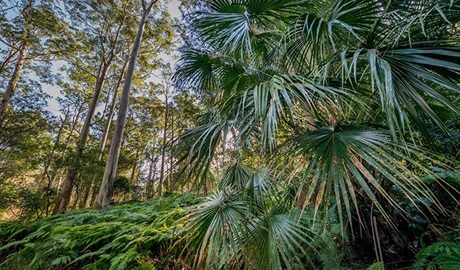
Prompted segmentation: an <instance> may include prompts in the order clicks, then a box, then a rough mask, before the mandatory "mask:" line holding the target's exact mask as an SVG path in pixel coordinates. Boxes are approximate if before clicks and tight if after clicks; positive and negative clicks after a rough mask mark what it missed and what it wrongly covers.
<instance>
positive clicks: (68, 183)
mask: <svg viewBox="0 0 460 270" xmlns="http://www.w3.org/2000/svg"><path fill="white" fill-rule="evenodd" d="M108 69H109V65H106V64H105V63H104V61H103V62H102V63H101V66H100V67H99V72H98V78H97V81H96V88H95V90H94V94H93V99H92V101H91V105H90V107H89V111H88V114H87V115H86V119H85V123H84V125H83V127H82V129H81V132H80V136H79V137H78V143H77V148H76V150H75V152H74V155H73V160H72V165H71V167H70V169H69V171H68V173H67V176H66V179H65V181H64V185H63V187H62V191H61V194H60V196H59V197H58V199H57V201H56V206H55V207H54V211H53V215H54V214H58V213H61V212H64V211H65V210H66V209H67V206H68V205H69V202H70V198H71V196H72V190H73V188H74V186H75V184H76V180H77V176H78V170H79V163H80V161H81V157H82V155H83V150H84V148H85V144H86V140H87V139H88V135H89V131H90V128H91V122H92V120H93V117H94V113H95V112H96V107H97V101H98V99H99V94H100V93H101V90H102V87H103V86H104V81H105V78H106V76H107V72H108Z"/></svg>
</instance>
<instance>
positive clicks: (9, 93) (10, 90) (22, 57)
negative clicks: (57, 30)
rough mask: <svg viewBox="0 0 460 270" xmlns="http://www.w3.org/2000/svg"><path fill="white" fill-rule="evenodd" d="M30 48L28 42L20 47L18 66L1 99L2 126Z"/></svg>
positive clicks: (0, 119)
mask: <svg viewBox="0 0 460 270" xmlns="http://www.w3.org/2000/svg"><path fill="white" fill-rule="evenodd" d="M28 48H29V45H28V44H27V43H24V44H22V45H21V47H20V48H19V56H18V60H17V62H16V66H15V68H14V71H13V74H12V75H11V79H10V81H9V82H8V85H7V86H6V91H5V94H4V95H3V97H2V99H1V100H0V127H1V125H2V122H3V118H4V117H5V111H6V109H7V108H8V105H9V104H10V101H11V98H12V97H13V95H14V93H15V92H16V87H17V85H18V82H19V78H20V77H21V71H22V68H23V67H24V63H25V61H26V55H27V50H28Z"/></svg>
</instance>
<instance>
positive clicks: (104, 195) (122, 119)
mask: <svg viewBox="0 0 460 270" xmlns="http://www.w3.org/2000/svg"><path fill="white" fill-rule="evenodd" d="M156 1H157V0H153V1H152V2H150V4H149V5H148V6H147V7H146V6H145V2H144V1H142V4H143V14H142V18H141V21H140V23H139V29H138V31H137V36H136V41H135V42H134V46H133V51H132V52H131V58H130V60H129V64H128V72H127V74H126V79H125V83H124V85H123V93H122V96H121V102H120V110H119V112H118V118H117V123H116V126H115V130H114V133H113V139H112V143H111V146H110V152H109V156H108V160H107V164H106V166H105V171H104V177H103V178H102V182H101V186H100V188H99V194H98V197H97V200H96V203H95V204H94V208H96V209H101V208H104V207H105V206H107V204H109V196H108V195H109V189H111V186H112V185H113V180H114V179H115V176H116V173H117V165H118V158H119V156H120V148H121V141H122V137H123V129H124V126H125V123H126V113H127V111H128V102H129V94H130V90H131V84H132V80H133V75H134V68H135V66H136V60H137V55H138V53H139V47H140V45H141V40H142V35H143V34H144V28H145V23H146V21H147V17H148V15H149V14H150V11H151V10H152V7H153V5H154V4H155V3H156Z"/></svg>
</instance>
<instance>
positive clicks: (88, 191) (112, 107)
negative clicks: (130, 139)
mask: <svg viewBox="0 0 460 270" xmlns="http://www.w3.org/2000/svg"><path fill="white" fill-rule="evenodd" d="M127 62H128V61H125V64H124V65H123V67H122V69H121V74H120V76H118V80H117V83H116V84H115V87H114V92H113V96H112V100H111V101H110V107H109V112H108V114H107V121H106V122H105V125H104V129H103V131H102V138H101V143H100V145H99V150H100V153H99V155H98V157H97V162H99V161H101V160H102V157H103V155H104V150H105V146H106V144H107V138H108V137H109V131H110V127H111V125H112V119H113V113H114V112H115V105H116V104H117V97H118V88H120V85H121V82H122V80H123V77H124V73H125V69H126V64H127ZM97 176H98V174H97V173H95V174H94V175H93V179H92V180H91V182H90V183H89V185H88V186H87V187H86V189H85V194H84V195H83V197H82V200H81V202H80V208H85V207H86V205H87V203H88V198H89V195H90V194H91V193H92V192H93V193H94V192H95V189H96V179H97Z"/></svg>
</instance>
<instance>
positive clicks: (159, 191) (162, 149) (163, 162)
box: [158, 89, 169, 196]
mask: <svg viewBox="0 0 460 270" xmlns="http://www.w3.org/2000/svg"><path fill="white" fill-rule="evenodd" d="M165 90H166V89H165ZM168 94H169V93H166V91H165V104H166V110H165V120H164V121H165V124H164V127H163V144H162V146H161V167H160V181H159V182H158V196H161V195H162V191H163V182H164V175H165V163H166V159H165V152H166V137H167V131H168V118H169V104H168Z"/></svg>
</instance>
